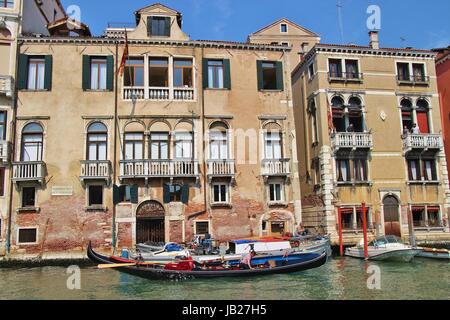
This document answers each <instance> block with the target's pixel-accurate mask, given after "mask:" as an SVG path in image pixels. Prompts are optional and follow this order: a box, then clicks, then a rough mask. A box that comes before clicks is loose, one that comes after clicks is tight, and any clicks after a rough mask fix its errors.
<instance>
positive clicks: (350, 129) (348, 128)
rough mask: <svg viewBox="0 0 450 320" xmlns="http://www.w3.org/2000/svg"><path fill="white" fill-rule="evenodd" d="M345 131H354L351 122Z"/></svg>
mask: <svg viewBox="0 0 450 320" xmlns="http://www.w3.org/2000/svg"><path fill="white" fill-rule="evenodd" d="M347 132H355V126H354V125H353V123H350V125H349V126H348V127H347Z"/></svg>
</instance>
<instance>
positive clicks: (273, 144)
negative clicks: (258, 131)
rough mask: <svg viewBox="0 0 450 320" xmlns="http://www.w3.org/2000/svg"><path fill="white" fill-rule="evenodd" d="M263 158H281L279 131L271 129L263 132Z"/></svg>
mask: <svg viewBox="0 0 450 320" xmlns="http://www.w3.org/2000/svg"><path fill="white" fill-rule="evenodd" d="M264 140H265V148H264V149H265V158H266V159H275V160H276V159H282V158H283V154H282V150H281V149H282V148H281V140H282V139H281V132H276V131H271V132H266V133H265V138H264Z"/></svg>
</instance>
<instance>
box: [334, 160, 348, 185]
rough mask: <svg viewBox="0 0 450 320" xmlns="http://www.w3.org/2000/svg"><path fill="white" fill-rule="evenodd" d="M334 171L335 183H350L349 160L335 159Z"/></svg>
mask: <svg viewBox="0 0 450 320" xmlns="http://www.w3.org/2000/svg"><path fill="white" fill-rule="evenodd" d="M336 170H337V181H338V182H351V181H352V176H351V170H350V160H348V159H337V160H336Z"/></svg>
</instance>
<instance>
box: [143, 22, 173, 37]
mask: <svg viewBox="0 0 450 320" xmlns="http://www.w3.org/2000/svg"><path fill="white" fill-rule="evenodd" d="M148 28H149V34H150V35H151V36H157V37H170V17H149V20H148Z"/></svg>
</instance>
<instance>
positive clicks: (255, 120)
mask: <svg viewBox="0 0 450 320" xmlns="http://www.w3.org/2000/svg"><path fill="white" fill-rule="evenodd" d="M135 15H136V22H137V23H136V27H135V28H133V29H129V28H127V29H124V28H115V29H112V28H110V29H108V30H107V31H106V34H105V36H104V37H101V38H98V37H89V36H84V37H62V36H53V37H32V36H25V37H21V38H20V46H19V50H20V56H19V70H18V89H19V91H18V96H19V100H18V108H17V117H16V127H17V139H16V143H17V148H16V151H15V153H14V155H13V164H12V166H13V176H12V180H13V182H14V190H13V198H12V206H13V208H14V210H13V214H12V219H13V224H12V225H13V226H14V227H13V232H12V234H11V243H12V246H13V252H16V253H30V254H35V253H42V252H60V251H76V250H81V249H83V248H84V247H85V246H86V245H87V243H88V241H92V242H93V244H94V245H95V246H96V247H99V248H103V249H108V248H111V246H114V247H118V248H119V247H132V246H133V245H134V244H136V243H142V242H147V241H150V242H167V241H174V242H189V241H191V240H192V239H193V238H194V236H196V235H203V236H204V235H206V234H210V235H211V236H212V237H213V238H214V239H216V240H218V241H226V240H229V239H233V238H238V237H249V236H262V235H272V234H284V233H288V232H294V231H295V230H296V228H297V227H298V225H299V223H300V222H301V202H300V198H301V197H300V185H299V178H298V172H297V164H296V161H295V159H297V153H296V147H297V145H296V137H295V125H294V113H293V104H292V92H291V78H290V70H291V66H290V64H289V63H290V61H289V59H288V54H287V53H288V52H289V51H290V50H291V49H290V48H289V47H285V46H279V45H264V44H251V43H234V42H221V41H194V40H190V39H189V37H188V36H187V35H186V34H185V33H184V32H183V31H182V29H181V14H180V13H179V12H177V11H175V10H172V9H170V8H168V7H165V6H163V5H161V4H156V5H151V6H148V7H145V8H143V9H140V10H138V11H137V12H136V13H135ZM126 47H128V52H129V55H128V57H127V58H126V59H125V60H124V64H121V61H122V57H123V56H124V52H125V51H126V50H125V48H126Z"/></svg>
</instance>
